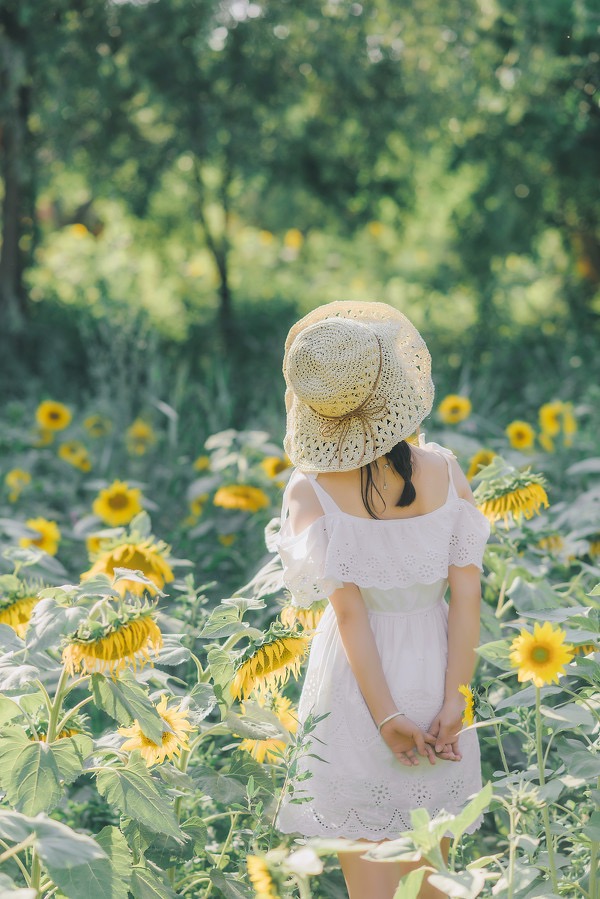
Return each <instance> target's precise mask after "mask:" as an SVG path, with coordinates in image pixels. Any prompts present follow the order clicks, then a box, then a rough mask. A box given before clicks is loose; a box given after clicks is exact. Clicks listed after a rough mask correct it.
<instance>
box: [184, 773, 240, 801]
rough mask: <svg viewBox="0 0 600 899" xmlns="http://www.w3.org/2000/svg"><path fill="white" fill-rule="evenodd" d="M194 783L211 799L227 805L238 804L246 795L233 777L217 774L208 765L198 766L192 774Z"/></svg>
mask: <svg viewBox="0 0 600 899" xmlns="http://www.w3.org/2000/svg"><path fill="white" fill-rule="evenodd" d="M192 777H193V778H194V783H196V784H197V785H198V786H199V787H200V789H201V790H202V791H203V792H204V793H205V794H206V795H207V796H210V798H211V799H214V800H215V801H216V802H222V803H224V804H225V805H229V804H230V803H232V802H240V801H241V800H242V799H243V798H244V796H245V795H246V787H245V786H244V785H243V784H241V783H240V782H239V780H236V779H235V778H234V777H227V775H224V774H219V773H218V772H217V771H214V770H213V769H212V768H210V767H209V766H208V765H200V766H199V767H198V768H195V769H194V771H193V772H192Z"/></svg>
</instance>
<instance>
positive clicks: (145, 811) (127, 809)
mask: <svg viewBox="0 0 600 899" xmlns="http://www.w3.org/2000/svg"><path fill="white" fill-rule="evenodd" d="M97 785H98V792H99V793H100V795H101V796H104V798H105V799H106V801H107V802H108V803H109V805H114V806H116V807H117V808H118V809H119V811H120V812H121V813H122V814H123V815H127V816H128V817H130V818H134V819H135V820H136V821H139V822H140V823H141V824H144V825H145V826H146V827H149V828H150V830H152V831H154V833H165V834H168V835H169V836H172V837H174V839H176V840H183V839H186V837H185V835H184V834H183V833H182V831H181V830H180V829H179V826H178V824H177V820H176V818H175V813H174V811H173V807H172V805H171V804H170V803H169V802H168V801H167V800H165V799H164V798H163V794H162V793H161V792H159V790H158V788H157V786H156V783H155V782H154V780H153V778H152V775H151V774H150V772H149V771H148V769H147V767H146V765H145V764H144V762H143V760H142V758H141V756H140V755H139V753H138V752H132V753H131V756H130V758H129V761H128V762H127V765H125V766H116V765H115V766H114V767H112V768H110V770H104V771H100V773H99V774H98V777H97ZM134 892H135V891H134ZM136 895H137V894H136Z"/></svg>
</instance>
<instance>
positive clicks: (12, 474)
mask: <svg viewBox="0 0 600 899" xmlns="http://www.w3.org/2000/svg"><path fill="white" fill-rule="evenodd" d="M4 483H5V484H6V486H7V487H8V490H9V494H8V501H9V502H11V503H16V501H17V500H18V498H19V497H20V495H21V492H22V491H23V490H24V488H25V487H27V485H28V484H31V475H30V474H29V472H28V471H24V470H23V469H22V468H11V470H10V471H7V472H6V474H5V475H4Z"/></svg>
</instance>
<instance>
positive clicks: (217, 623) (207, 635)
mask: <svg viewBox="0 0 600 899" xmlns="http://www.w3.org/2000/svg"><path fill="white" fill-rule="evenodd" d="M246 627H247V625H245V624H243V623H242V622H241V621H240V614H239V611H238V610H237V609H236V608H235V607H233V606H223V607H222V606H217V608H216V609H214V611H213V612H212V613H211V615H210V617H209V619H208V621H207V622H206V624H205V625H204V627H203V628H202V630H201V631H200V633H199V634H198V637H199V638H200V639H201V640H207V639H213V638H217V637H229V636H231V635H232V634H237V633H242V632H243V631H244V630H246Z"/></svg>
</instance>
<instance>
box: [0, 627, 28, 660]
mask: <svg viewBox="0 0 600 899" xmlns="http://www.w3.org/2000/svg"><path fill="white" fill-rule="evenodd" d="M0 646H1V647H2V652H3V653H8V652H17V651H18V650H20V649H23V647H24V646H25V641H24V640H21V638H20V637H18V636H17V633H16V631H14V630H13V628H12V627H9V626H8V624H0Z"/></svg>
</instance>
